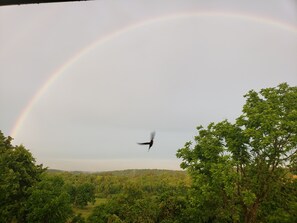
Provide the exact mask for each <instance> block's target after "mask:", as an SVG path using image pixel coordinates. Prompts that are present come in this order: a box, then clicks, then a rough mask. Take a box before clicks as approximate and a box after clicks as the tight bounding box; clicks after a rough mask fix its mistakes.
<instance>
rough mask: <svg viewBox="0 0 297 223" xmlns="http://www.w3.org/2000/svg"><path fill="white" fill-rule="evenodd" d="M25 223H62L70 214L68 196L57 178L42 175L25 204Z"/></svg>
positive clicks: (61, 182)
mask: <svg viewBox="0 0 297 223" xmlns="http://www.w3.org/2000/svg"><path fill="white" fill-rule="evenodd" d="M27 210H28V215H27V219H26V220H27V222H32V223H34V222H36V223H37V222H44V223H64V222H66V220H67V219H68V218H69V217H70V216H71V214H72V207H71V202H70V196H69V194H68V193H67V191H66V189H65V188H64V181H63V179H62V178H61V177H58V176H47V175H44V176H43V179H42V181H40V182H39V183H38V184H37V185H36V186H35V187H34V188H31V195H30V197H29V199H28V202H27Z"/></svg>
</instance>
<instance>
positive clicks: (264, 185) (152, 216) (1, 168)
mask: <svg viewBox="0 0 297 223" xmlns="http://www.w3.org/2000/svg"><path fill="white" fill-rule="evenodd" d="M244 97H245V98H246V103H245V104H244V106H243V109H242V114H241V115H240V116H239V117H238V118H237V119H236V120H235V122H234V123H231V122H229V121H228V120H223V121H221V122H219V123H210V124H209V125H208V126H206V127H203V126H199V127H197V136H196V137H195V139H194V142H191V141H189V142H186V143H185V145H184V147H183V148H181V149H179V150H178V151H177V154H176V155H177V157H178V158H180V159H181V168H183V169H184V170H185V171H166V170H125V171H112V172H99V173H82V172H62V171H50V170H47V168H44V167H43V166H42V165H37V164H36V161H35V159H34V157H33V155H32V154H31V153H30V151H29V150H27V149H26V148H25V147H24V146H23V145H17V146H13V145H12V143H11V142H12V138H11V137H10V136H8V137H6V136H4V135H3V133H2V132H1V131H0V222H32V223H34V222H44V223H50V222H55V223H60V222H61V223H62V222H68V223H70V222H73V223H74V222H79V223H84V222H85V223H92V222H94V223H95V222H96V223H97V222H108V223H110V222H158V223H166V222H168V223H169V222H176V223H178V222H190V223H191V222H193V223H199V222H234V223H235V222H246V223H253V222H272V223H273V222H275V223H276V222H280V223H291V222H297V177H296V175H297V87H290V86H289V85H288V84H286V83H282V84H279V85H278V86H277V87H274V88H265V89H261V90H260V91H259V92H256V91H254V90H251V91H249V92H248V93H247V94H246V95H245V96H244ZM88 207H92V208H91V209H90V210H89V209H88ZM79 210H89V212H88V213H87V214H81V213H82V212H80V211H79Z"/></svg>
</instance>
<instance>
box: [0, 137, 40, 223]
mask: <svg viewBox="0 0 297 223" xmlns="http://www.w3.org/2000/svg"><path fill="white" fill-rule="evenodd" d="M11 141H12V138H11V137H5V136H4V135H3V133H2V132H1V131H0V222H11V221H12V219H15V220H16V221H17V222H24V221H25V218H26V210H25V206H26V201H27V199H28V197H29V196H30V191H29V190H30V188H32V187H33V186H34V185H35V184H36V183H37V182H39V181H40V176H41V173H42V172H44V171H45V169H43V167H42V165H36V164H35V159H34V158H33V156H32V154H31V153H30V152H29V151H28V150H27V149H26V148H25V147H24V146H23V145H20V146H13V145H12V144H11Z"/></svg>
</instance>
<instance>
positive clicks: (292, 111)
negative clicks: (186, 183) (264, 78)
mask: <svg viewBox="0 0 297 223" xmlns="http://www.w3.org/2000/svg"><path fill="white" fill-rule="evenodd" d="M245 98H246V103H245V105H244V106H243V110H242V112H243V114H242V115H241V116H240V117H239V118H237V119H236V122H235V123H234V124H231V123H229V122H228V121H227V120H225V121H223V122H220V123H217V124H215V123H211V124H210V125H209V126H208V127H207V128H203V127H202V126H199V127H198V128H197V130H198V135H197V136H196V137H195V143H196V144H195V145H194V146H192V143H191V142H187V143H186V144H185V146H184V148H182V149H180V150H178V152H177V157H179V158H182V159H183V162H182V163H181V167H182V168H184V169H187V170H188V172H189V173H190V175H191V177H192V181H193V186H192V199H191V200H190V201H189V203H191V204H192V207H196V210H197V211H194V212H193V213H192V214H193V215H195V220H196V222H256V221H257V220H258V221H267V222H269V221H271V222H273V220H272V219H271V218H270V219H269V215H270V216H271V213H272V212H274V216H273V218H274V219H280V218H281V216H286V218H285V219H284V220H283V222H292V219H294V220H296V216H294V214H293V213H294V212H293V210H296V202H297V200H296V196H295V197H293V198H292V195H294V194H296V187H294V186H292V185H293V184H295V180H294V179H293V178H292V175H291V173H290V171H289V170H290V169H292V170H293V169H294V168H295V169H296V158H297V157H296V156H297V154H296V153H297V152H296V150H297V149H296V146H297V87H290V86H288V84H286V83H283V84H280V85H278V86H277V87H275V88H266V89H262V90H260V91H259V92H256V91H253V90H251V91H249V92H248V93H247V94H246V95H245ZM295 185H296V184H295ZM273 200H279V201H280V202H277V203H276V202H273ZM286 200H289V201H290V202H289V203H288V204H286V205H285V206H287V207H285V208H284V205H283V202H284V201H286ZM282 201H283V202H282ZM272 203H273V204H272ZM295 213H296V212H295ZM286 219H287V220H286Z"/></svg>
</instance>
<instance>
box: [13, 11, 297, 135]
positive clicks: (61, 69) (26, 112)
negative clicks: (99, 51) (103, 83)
mask: <svg viewBox="0 0 297 223" xmlns="http://www.w3.org/2000/svg"><path fill="white" fill-rule="evenodd" d="M191 17H225V18H231V19H232V18H233V19H241V20H248V21H253V22H256V23H262V24H266V25H271V26H274V27H278V28H280V29H284V30H286V31H289V32H294V33H296V34H297V27H296V26H294V25H291V24H288V23H285V22H282V21H278V20H275V19H272V18H269V17H258V16H256V15H250V14H242V13H241V14H236V13H233V12H190V13H189V12H187V13H179V14H172V15H166V16H161V17H156V18H152V19H147V20H144V21H140V22H138V23H134V24H132V25H131V24H130V25H127V26H125V27H124V28H122V29H119V30H116V31H114V32H111V33H109V34H107V35H105V36H103V37H99V38H98V39H97V40H95V41H94V42H92V43H91V44H89V45H87V46H86V47H84V48H82V49H81V50H79V51H78V52H77V53H75V54H74V55H73V56H72V57H71V58H69V59H68V60H67V61H66V63H64V64H62V65H61V66H60V67H58V68H57V69H56V70H55V71H54V72H53V73H52V74H50V75H49V78H48V79H47V80H46V81H45V83H44V84H43V85H42V86H41V87H40V88H39V89H38V90H37V91H36V93H35V94H34V95H33V97H32V98H31V99H30V100H29V102H28V103H27V104H26V106H25V107H24V108H23V109H22V111H21V112H20V115H19V116H18V118H17V119H16V121H15V123H14V125H13V127H12V129H11V132H10V136H11V137H13V138H14V137H16V136H17V134H18V132H19V130H20V129H21V127H22V125H23V123H24V121H25V120H26V118H27V116H28V115H29V113H30V112H31V110H32V109H33V107H34V105H36V104H37V102H38V101H39V100H40V99H41V98H42V96H43V94H44V93H45V92H46V91H47V90H48V89H49V88H50V86H51V85H52V84H53V83H54V82H55V81H57V79H58V78H59V77H60V76H61V75H62V74H63V73H64V72H65V71H66V70H67V69H68V68H69V67H71V66H72V65H73V64H75V63H76V62H77V61H78V60H79V59H80V58H82V57H83V56H84V55H86V54H87V53H89V52H90V51H91V50H93V49H95V48H96V47H98V46H100V45H102V44H104V43H106V42H108V41H110V40H112V39H114V38H116V37H118V36H120V35H122V34H124V33H127V32H129V31H131V30H134V29H137V28H140V27H143V26H148V25H151V24H154V23H157V22H161V21H166V20H172V19H182V18H191Z"/></svg>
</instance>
